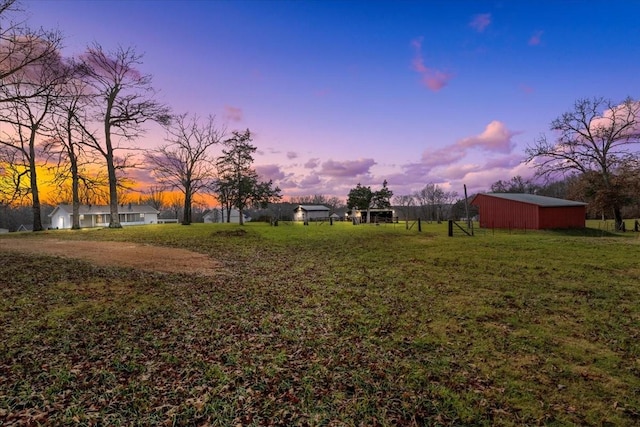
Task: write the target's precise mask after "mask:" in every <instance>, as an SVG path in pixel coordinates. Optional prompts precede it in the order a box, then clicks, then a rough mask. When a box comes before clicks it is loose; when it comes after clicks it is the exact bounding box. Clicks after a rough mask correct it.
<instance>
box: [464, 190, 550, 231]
mask: <svg viewBox="0 0 640 427" xmlns="http://www.w3.org/2000/svg"><path fill="white" fill-rule="evenodd" d="M476 205H477V206H478V207H479V208H480V227H483V228H519V229H537V228H538V207H537V206H535V205H530V204H528V203H520V202H514V201H511V200H504V199H498V198H496V197H481V198H480V197H479V200H477V201H476Z"/></svg>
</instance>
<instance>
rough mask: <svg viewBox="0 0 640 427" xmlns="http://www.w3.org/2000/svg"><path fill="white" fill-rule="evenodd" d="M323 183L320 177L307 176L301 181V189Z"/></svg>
mask: <svg viewBox="0 0 640 427" xmlns="http://www.w3.org/2000/svg"><path fill="white" fill-rule="evenodd" d="M321 182H322V181H320V177H319V176H318V175H307V176H306V177H304V178H302V180H301V181H300V187H313V186H316V185H318V184H320V183H321Z"/></svg>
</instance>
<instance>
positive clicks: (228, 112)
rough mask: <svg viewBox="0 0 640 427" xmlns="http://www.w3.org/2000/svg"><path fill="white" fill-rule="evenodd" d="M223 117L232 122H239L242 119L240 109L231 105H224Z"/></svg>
mask: <svg viewBox="0 0 640 427" xmlns="http://www.w3.org/2000/svg"><path fill="white" fill-rule="evenodd" d="M224 118H225V119H227V120H229V121H232V122H240V121H242V109H241V108H238V107H232V106H231V105H225V106H224Z"/></svg>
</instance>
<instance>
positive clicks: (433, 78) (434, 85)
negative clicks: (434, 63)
mask: <svg viewBox="0 0 640 427" xmlns="http://www.w3.org/2000/svg"><path fill="white" fill-rule="evenodd" d="M411 46H413V48H414V50H415V54H414V56H413V59H412V61H411V65H412V67H413V70H414V71H416V72H417V73H418V74H420V76H421V78H420V81H421V82H422V84H423V85H424V86H426V87H427V88H429V89H430V90H432V91H433V92H437V91H439V90H440V89H442V88H443V87H445V86H446V85H447V84H448V83H449V81H450V80H451V79H452V78H453V75H452V74H451V73H449V72H445V71H441V70H436V69H433V68H429V67H427V66H426V65H425V64H424V59H423V58H422V38H421V37H420V38H417V39H414V40H412V41H411Z"/></svg>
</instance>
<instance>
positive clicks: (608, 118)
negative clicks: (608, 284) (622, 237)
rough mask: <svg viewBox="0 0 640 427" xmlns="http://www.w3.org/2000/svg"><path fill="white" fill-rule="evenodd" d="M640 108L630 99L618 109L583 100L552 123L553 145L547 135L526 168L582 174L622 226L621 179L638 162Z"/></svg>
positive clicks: (598, 100)
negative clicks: (622, 173)
mask: <svg viewBox="0 0 640 427" xmlns="http://www.w3.org/2000/svg"><path fill="white" fill-rule="evenodd" d="M639 119H640V103H639V102H638V101H634V100H632V99H631V98H627V99H625V100H624V101H623V102H622V103H619V104H614V103H612V102H611V101H609V100H605V99H604V98H594V99H581V100H578V101H576V103H575V104H574V106H573V110H571V111H569V112H566V113H564V114H563V115H561V116H560V117H558V118H557V119H555V120H554V121H553V122H552V123H551V130H552V131H553V132H554V133H556V134H557V138H556V139H555V140H554V141H550V140H548V139H547V137H546V136H545V135H542V136H541V137H540V138H538V139H537V140H536V141H535V143H534V144H533V145H532V146H529V147H528V148H527V150H526V152H527V160H526V161H527V162H528V163H531V164H532V165H533V166H534V167H535V168H536V170H537V174H538V175H539V176H549V175H556V174H560V175H562V174H571V173H577V174H580V175H584V176H585V177H588V179H589V181H590V182H591V184H590V188H591V192H592V193H594V194H596V195H597V197H596V199H598V200H600V202H601V203H605V204H608V205H609V207H610V208H612V209H613V212H614V218H615V220H616V224H617V225H618V226H619V225H621V224H622V214H621V205H622V203H623V199H624V197H622V194H621V192H620V189H617V188H616V187H617V184H616V182H617V181H619V180H618V179H617V178H618V177H619V174H620V172H621V171H622V170H624V169H625V168H626V167H628V166H627V165H630V164H634V163H636V162H637V161H638V148H639V144H640V123H639Z"/></svg>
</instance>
